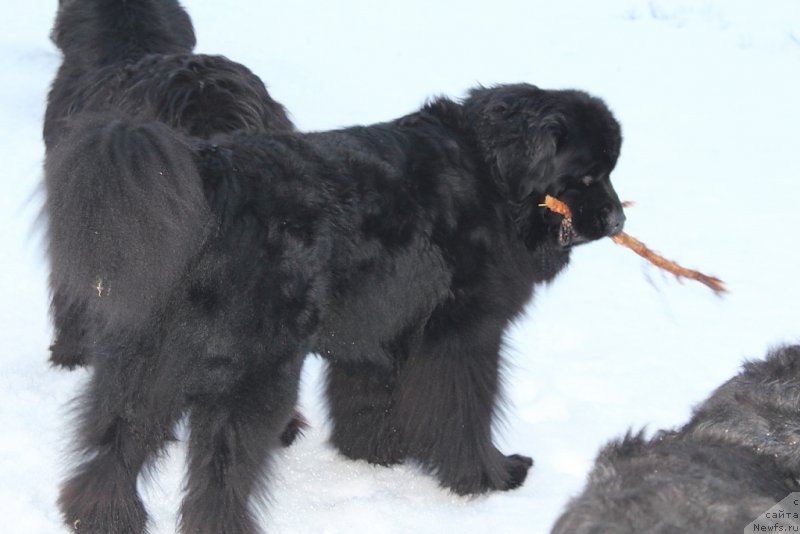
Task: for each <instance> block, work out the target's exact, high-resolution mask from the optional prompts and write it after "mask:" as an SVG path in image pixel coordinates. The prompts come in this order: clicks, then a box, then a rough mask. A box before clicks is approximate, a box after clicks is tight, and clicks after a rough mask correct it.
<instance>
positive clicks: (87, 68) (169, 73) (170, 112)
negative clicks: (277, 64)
mask: <svg viewBox="0 0 800 534" xmlns="http://www.w3.org/2000/svg"><path fill="white" fill-rule="evenodd" d="M52 39H53V41H54V42H55V44H56V45H57V46H58V47H59V48H60V49H61V51H62V52H63V63H62V65H61V68H60V70H59V71H58V75H57V76H56V79H55V81H54V82H53V86H52V89H51V91H50V95H49V98H48V106H47V111H46V114H45V122H44V139H45V144H46V146H47V148H48V149H50V148H52V147H53V146H55V145H56V144H57V143H58V141H59V138H60V136H61V135H63V133H64V132H65V131H66V130H67V129H68V126H67V124H65V122H68V121H69V118H70V117H72V116H73V115H75V114H79V113H86V112H91V111H101V110H102V111H103V112H104V113H108V111H109V110H111V109H113V111H114V113H116V114H118V115H120V116H125V115H128V116H135V117H137V118H138V119H140V120H154V121H158V122H161V123H163V124H165V125H168V126H169V127H170V128H171V129H172V130H174V131H178V132H181V133H185V134H188V135H191V136H195V137H202V138H207V137H209V136H211V135H213V134H217V133H221V132H231V131H234V130H248V131H290V130H293V125H292V123H291V121H290V120H289V118H288V116H287V114H286V111H285V110H284V108H283V106H281V105H280V104H278V103H277V102H275V101H274V100H273V99H272V98H271V97H270V95H269V94H268V92H267V90H266V88H265V87H264V84H263V83H262V82H261V80H260V79H259V78H258V77H257V76H256V75H254V74H253V73H252V72H250V71H249V70H248V69H247V68H245V67H244V66H242V65H240V64H238V63H234V62H232V61H230V60H228V59H227V58H225V57H222V56H208V55H197V54H192V53H191V52H192V49H193V48H194V45H195V35H194V30H193V28H192V23H191V20H190V19H189V15H188V14H187V13H186V11H184V10H183V8H181V6H180V5H179V4H178V3H177V2H176V1H175V0H135V1H129V2H123V1H121V0H62V1H61V2H60V10H59V15H58V18H57V21H56V24H55V27H54V28H53V32H52ZM119 201H120V202H121V203H126V202H127V201H126V200H125V199H124V197H122V196H120V197H119ZM118 207H122V206H118ZM132 215H135V214H132ZM143 215H144V214H143ZM139 223H140V224H144V225H145V226H144V227H142V235H143V236H147V237H145V238H144V240H145V241H147V240H149V239H152V238H154V237H156V236H157V235H158V234H159V232H158V229H157V228H152V227H150V228H148V227H147V224H148V220H146V219H145V218H144V217H142V218H141V219H140V221H139ZM169 226H174V225H169ZM151 230H153V231H155V232H151ZM173 230H175V231H181V230H180V229H177V228H173ZM172 237H173V238H175V241H178V239H177V238H178V237H179V236H177V235H175V236H172ZM126 252H127V255H128V257H126V258H124V259H121V260H120V261H122V262H123V263H125V264H126V265H128V266H129V268H130V269H132V270H133V269H139V268H140V267H141V268H142V272H140V274H141V275H143V276H154V277H158V276H159V275H160V274H159V271H160V268H159V264H158V262H168V261H170V258H169V255H167V256H164V257H161V258H157V257H156V258H154V257H149V258H148V259H146V260H145V259H143V258H141V257H139V259H137V256H138V254H137V252H136V251H135V250H128V251H126ZM142 261H148V262H151V263H150V264H149V265H148V266H147V269H145V268H144V267H145V265H143V264H142V263H141V262H142ZM152 262H156V263H152ZM147 273H149V275H148V274H147ZM55 274H57V273H54V275H55ZM81 307H82V305H81V304H80V303H76V302H75V301H74V300H73V299H70V298H69V297H68V296H66V295H62V294H61V293H60V292H58V291H56V292H55V293H54V294H53V302H52V310H53V322H54V326H55V331H56V339H55V342H54V343H53V346H52V347H51V361H52V362H53V363H54V364H57V365H61V366H65V367H69V368H71V367H74V366H76V365H81V364H83V363H84V348H85V347H84V345H85V343H84V335H85V333H86V332H85V330H86V325H85V319H84V318H83V310H82V309H81Z"/></svg>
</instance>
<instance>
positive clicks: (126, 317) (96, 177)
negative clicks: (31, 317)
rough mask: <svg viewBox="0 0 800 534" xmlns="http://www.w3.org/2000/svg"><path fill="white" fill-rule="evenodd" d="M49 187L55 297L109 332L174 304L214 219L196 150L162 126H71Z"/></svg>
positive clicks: (96, 122)
mask: <svg viewBox="0 0 800 534" xmlns="http://www.w3.org/2000/svg"><path fill="white" fill-rule="evenodd" d="M45 185H46V193H47V198H46V206H45V209H46V216H47V230H48V231H47V237H48V253H49V258H50V263H51V277H50V283H51V289H52V291H53V294H54V295H57V296H58V298H60V299H62V301H63V303H68V304H69V305H70V306H75V307H76V308H82V309H85V310H87V313H88V314H89V315H90V316H92V317H93V319H94V320H97V321H102V323H104V324H106V325H108V326H114V325H122V324H131V322H133V323H138V322H139V321H141V320H143V319H145V318H147V317H148V316H150V314H151V313H152V311H153V309H154V307H157V306H159V305H161V304H162V303H163V302H165V300H166V298H167V296H168V294H169V292H170V291H172V290H173V289H174V287H175V284H176V283H177V281H178V280H179V278H181V276H182V275H183V274H184V273H185V271H186V269H187V266H188V263H189V261H190V260H191V258H192V257H193V256H195V255H196V254H197V252H198V250H199V248H200V247H201V246H202V243H203V241H204V239H205V236H206V233H207V229H208V226H209V220H210V218H211V217H210V212H209V209H208V204H207V202H206V199H205V195H204V193H203V186H202V181H201V178H200V175H199V174H198V171H197V168H196V167H195V163H194V160H193V156H192V151H191V148H190V147H189V145H188V144H187V142H186V141H184V140H183V139H182V138H180V137H179V136H178V134H176V133H175V132H173V131H172V130H170V129H169V128H167V127H166V126H164V125H161V124H158V123H146V124H136V123H132V122H129V121H128V120H127V119H115V120H109V119H108V118H106V117H103V118H101V117H93V116H84V117H74V118H72V119H70V120H69V121H68V126H67V128H66V132H65V134H64V135H63V136H62V137H61V139H60V141H59V142H58V144H56V145H55V146H54V147H52V148H51V149H50V150H49V151H48V154H47V159H46V162H45Z"/></svg>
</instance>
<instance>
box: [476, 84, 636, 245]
mask: <svg viewBox="0 0 800 534" xmlns="http://www.w3.org/2000/svg"><path fill="white" fill-rule="evenodd" d="M464 107H465V109H466V111H467V113H468V115H469V116H470V120H471V122H472V124H473V125H474V127H475V130H476V134H477V138H478V144H479V145H480V146H481V149H482V150H483V152H484V155H485V157H486V160H487V163H488V165H489V167H490V172H491V173H492V176H493V179H494V181H495V184H496V186H497V188H498V189H499V191H500V193H501V194H502V195H504V197H505V198H506V199H507V201H508V202H509V204H510V205H511V207H512V209H513V213H514V217H515V219H516V224H517V228H518V230H519V232H520V236H521V238H522V239H523V240H524V241H525V243H526V244H527V245H528V246H529V247H535V246H536V245H537V244H539V243H541V242H543V241H544V240H547V239H553V240H555V241H556V242H557V243H558V244H559V245H560V246H562V247H565V248H568V247H571V246H572V245H577V244H580V243H585V242H588V241H592V240H595V239H599V238H601V237H605V236H612V235H615V234H617V233H619V232H620V231H621V230H622V227H623V224H624V221H625V215H624V214H623V211H622V205H621V203H620V201H619V198H618V197H617V194H616V192H615V191H614V188H613V187H612V186H611V181H610V174H611V171H612V170H613V169H614V167H615V165H616V163H617V158H618V157H619V151H620V145H621V142H622V135H621V133H620V127H619V123H618V122H617V121H616V120H615V119H614V117H613V116H612V114H611V112H610V111H609V109H608V108H607V107H606V105H605V104H604V103H603V102H602V101H601V100H600V99H598V98H594V97H592V96H590V95H588V94H586V93H583V92H580V91H545V90H542V89H539V88H537V87H534V86H531V85H524V84H520V85H506V86H499V87H494V88H491V89H483V88H482V89H477V90H474V91H472V93H470V96H469V97H468V98H467V100H466V101H465V102H464ZM546 195H551V196H553V197H556V198H558V199H559V200H561V201H563V202H564V203H566V204H567V206H569V208H570V210H571V211H572V215H573V220H572V227H571V229H569V230H568V231H564V228H562V220H563V218H562V217H561V216H560V215H557V214H554V213H552V212H550V211H549V210H546V209H543V208H541V207H540V204H541V203H542V202H543V201H544V198H545V196H546Z"/></svg>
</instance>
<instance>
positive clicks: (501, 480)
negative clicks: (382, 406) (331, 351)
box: [393, 324, 533, 495]
mask: <svg viewBox="0 0 800 534" xmlns="http://www.w3.org/2000/svg"><path fill="white" fill-rule="evenodd" d="M501 336H502V328H501V327H500V326H495V325H491V326H490V325H480V324H478V325H476V324H473V325H471V327H469V328H467V327H466V326H464V328H463V329H460V330H454V329H452V328H451V329H449V330H448V331H446V332H435V331H434V332H430V331H429V332H426V338H425V340H424V341H423V344H422V346H421V348H420V349H419V350H418V351H413V352H412V354H411V356H410V358H409V359H408V361H407V362H406V363H405V364H404V366H403V368H402V370H401V374H400V378H399V381H398V386H397V393H396V404H395V408H394V414H393V419H394V421H395V425H396V426H397V427H398V428H400V429H401V432H402V435H403V440H404V443H405V446H406V449H407V452H408V456H409V457H411V458H415V459H417V460H418V461H420V462H421V463H422V464H423V465H425V466H426V467H427V468H429V469H430V470H431V471H432V472H433V473H434V474H435V475H436V476H437V477H438V478H439V481H440V482H441V484H442V485H443V486H445V487H448V488H450V489H451V490H453V491H454V492H456V493H458V494H461V495H466V494H475V493H482V492H486V491H491V490H509V489H513V488H516V487H518V486H520V485H522V483H523V482H524V481H525V477H526V476H527V473H528V469H529V468H530V467H531V465H533V461H532V460H531V459H530V458H528V457H525V456H520V455H511V456H505V455H503V454H502V453H501V452H500V451H499V450H498V449H497V448H496V447H495V446H494V444H493V442H492V421H493V419H494V415H495V407H496V403H497V398H498V389H499V367H500V356H499V351H500V346H501Z"/></svg>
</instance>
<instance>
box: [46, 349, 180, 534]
mask: <svg viewBox="0 0 800 534" xmlns="http://www.w3.org/2000/svg"><path fill="white" fill-rule="evenodd" d="M153 359H154V357H153V356H152V355H151V353H149V352H146V351H125V352H123V351H118V352H116V353H114V354H100V355H98V356H97V357H96V358H95V363H94V375H93V376H92V379H91V382H90V383H89V385H88V390H87V392H86V394H85V395H84V398H83V399H82V401H81V414H80V417H81V419H80V426H79V429H78V432H79V433H78V446H79V448H80V450H81V452H83V454H84V457H85V460H84V461H83V463H81V464H80V465H79V466H78V467H77V468H76V469H75V471H74V472H73V474H72V476H71V477H70V478H69V479H68V480H67V481H66V482H65V483H64V484H63V485H62V487H61V492H60V495H59V500H58V503H59V506H60V509H61V512H62V515H63V518H64V521H65V522H66V523H67V525H69V526H70V527H71V528H72V529H74V530H75V531H77V532H81V533H89V534H109V533H112V532H113V533H114V534H142V533H143V532H145V531H146V524H147V514H146V512H145V509H144V506H143V504H142V501H141V499H140V497H139V495H138V492H137V489H136V484H137V479H138V476H139V473H140V472H141V471H142V469H143V468H144V467H146V466H147V465H148V464H149V463H150V462H151V461H152V460H153V459H154V457H155V456H156V455H157V454H158V453H159V452H160V451H161V450H162V449H163V447H164V445H165V444H166V442H168V441H170V440H172V439H173V434H172V430H173V427H174V424H175V422H176V421H177V419H178V418H179V417H180V415H181V405H180V397H179V394H178V393H177V391H176V388H174V386H173V385H172V384H169V385H168V386H169V387H159V386H163V385H164V384H160V383H159V381H158V380H157V379H156V375H157V373H158V370H157V368H156V367H157V366H156V365H155V363H156V362H154V361H153Z"/></svg>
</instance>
